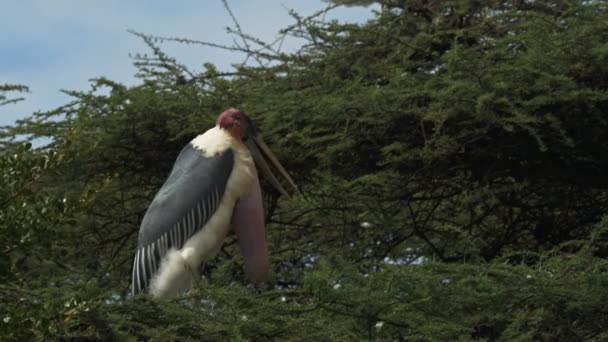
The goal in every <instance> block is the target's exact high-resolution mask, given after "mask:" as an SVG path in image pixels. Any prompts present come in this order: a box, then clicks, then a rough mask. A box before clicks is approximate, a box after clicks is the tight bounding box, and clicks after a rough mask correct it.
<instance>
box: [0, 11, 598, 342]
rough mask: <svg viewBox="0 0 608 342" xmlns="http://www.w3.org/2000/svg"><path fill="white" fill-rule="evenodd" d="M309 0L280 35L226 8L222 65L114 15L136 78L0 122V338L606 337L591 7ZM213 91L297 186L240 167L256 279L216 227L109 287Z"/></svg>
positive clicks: (218, 104) (4, 96) (127, 264)
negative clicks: (129, 42)
mask: <svg viewBox="0 0 608 342" xmlns="http://www.w3.org/2000/svg"><path fill="white" fill-rule="evenodd" d="M370 3H377V4H380V5H381V10H378V12H377V13H376V14H375V17H374V18H373V19H371V20H369V21H368V22H366V23H363V24H352V23H342V22H339V21H329V22H328V21H324V20H322V18H323V16H322V14H323V13H325V11H327V10H330V9H331V8H332V7H334V6H337V5H349V6H357V5H368V4H370ZM327 10H321V11H319V12H318V13H316V14H314V15H311V16H309V17H302V16H300V15H298V14H297V13H291V14H292V16H293V18H294V24H293V25H292V26H290V27H287V28H285V29H284V30H283V31H281V33H280V34H281V35H282V36H281V37H282V38H285V37H295V38H298V39H300V40H301V42H302V47H301V48H300V49H299V50H297V51H295V52H291V53H286V52H283V51H282V50H281V49H280V43H281V39H279V40H277V41H276V42H270V43H268V42H263V41H260V40H258V39H256V38H255V37H251V36H248V35H247V34H245V33H243V32H241V30H240V28H239V27H238V25H237V28H235V29H234V30H233V33H234V34H235V35H236V36H237V38H238V40H235V41H237V42H239V44H240V45H239V44H236V45H234V46H218V48H225V49H230V50H232V51H240V52H241V53H243V54H244V56H246V57H247V60H248V62H247V63H243V64H240V65H235V66H234V69H233V70H218V69H217V68H216V67H215V66H213V65H211V64H204V70H202V71H198V72H196V71H192V70H189V69H188V68H187V67H185V66H183V65H182V64H180V63H179V62H178V59H176V58H173V57H171V56H168V55H166V54H165V53H164V52H163V50H162V44H164V43H167V42H178V43H182V44H202V45H209V43H207V42H201V41H196V40H193V39H189V38H167V37H153V36H148V35H146V34H143V33H137V32H133V34H136V35H138V36H139V37H140V38H141V39H143V40H144V41H145V42H146V43H147V44H148V46H149V47H150V51H151V52H150V55H138V56H135V57H134V65H135V67H136V69H137V75H138V78H139V80H140V82H139V84H138V85H136V86H131V87H127V86H125V85H122V84H119V83H117V82H114V81H112V80H109V79H105V78H99V79H95V80H93V81H92V82H91V88H90V89H89V90H74V91H69V92H68V93H69V95H71V97H72V98H73V101H72V102H70V103H67V104H65V105H64V106H62V107H59V108H56V109H54V110H52V111H49V112H43V113H35V114H33V115H32V116H31V117H29V118H27V119H24V120H21V121H19V122H18V123H17V124H16V125H14V126H11V127H4V128H2V130H1V131H0V140H1V144H2V145H0V146H2V150H1V151H0V170H2V173H1V177H0V247H1V248H2V251H3V254H4V256H5V257H3V258H2V260H1V261H0V279H1V281H2V283H1V285H0V300H1V301H2V306H1V307H0V320H2V321H1V322H0V336H3V340H5V339H6V340H7V341H10V340H14V341H23V340H31V339H42V340H46V339H57V340H64V341H81V340H82V341H85V340H86V341H111V340H116V341H123V340H133V341H135V340H149V341H170V340H314V339H320V340H332V341H333V340H421V341H422V340H488V341H494V340H501V341H510V340H563V341H583V340H598V341H599V340H608V330H607V329H606V326H608V311H606V308H605V303H607V302H608V290H607V289H608V260H607V257H608V216H607V214H608V181H607V180H606V179H605V175H606V173H607V172H608V143H607V142H608V4H607V3H606V2H605V1H561V2H551V1H486V2H480V1H470V0H451V1H420V0H383V1H332V4H331V5H330V8H329V9H327ZM241 42H242V43H241ZM13 91H17V92H23V91H27V88H26V87H24V86H18V85H3V86H0V105H10V103H12V102H14V101H18V100H20V98H19V97H16V96H10V94H8V93H9V92H13ZM231 106H233V107H237V108H239V109H241V110H243V111H245V112H246V113H248V115H249V116H250V117H252V119H253V120H254V121H255V123H256V125H257V126H258V127H259V128H260V130H261V132H262V134H263V136H264V138H265V140H266V141H267V143H268V144H269V145H270V146H272V148H273V150H274V152H275V153H276V155H277V157H278V158H279V159H280V160H281V161H282V163H283V164H284V165H285V166H286V168H287V169H288V170H289V172H290V174H292V176H293V177H294V179H295V180H296V183H298V185H299V186H300V188H301V190H302V193H303V194H302V196H298V197H295V198H292V199H288V198H284V197H282V196H280V194H278V193H277V192H274V191H273V190H272V188H271V187H270V186H268V184H263V188H264V201H265V208H266V218H267V224H268V239H269V245H270V253H271V260H272V267H273V279H272V280H271V282H270V283H269V284H268V285H267V286H266V287H264V288H254V287H253V286H250V285H248V284H247V282H246V280H245V277H244V275H243V271H242V267H241V264H242V262H241V260H240V256H239V253H238V251H237V248H236V246H235V243H234V237H232V236H230V237H229V238H228V240H227V242H226V244H225V247H224V248H222V251H221V252H220V254H219V255H218V256H217V257H216V258H215V259H214V260H213V262H211V263H209V264H208V265H206V267H205V270H204V277H203V278H202V279H201V282H200V284H198V285H197V287H196V289H195V290H193V291H192V292H190V293H188V294H187V295H185V296H183V297H181V298H179V299H176V300H173V301H166V302H158V301H154V300H152V299H150V298H148V297H147V296H145V295H140V296H135V297H131V296H130V294H129V284H130V271H131V267H132V258H133V253H134V248H135V240H136V237H137V232H138V228H139V223H140V222H141V219H142V217H143V214H144V213H145V210H146V208H147V206H148V204H149V203H150V200H151V199H152V197H153V196H154V194H155V193H156V191H157V190H158V188H159V187H160V185H161V184H162V182H163V181H164V179H165V178H166V176H167V175H168V172H169V170H170V168H171V166H172V164H173V162H174V161H175V158H176V156H177V154H178V153H179V151H180V149H181V148H182V147H183V146H184V145H185V144H186V143H187V142H188V141H190V140H191V139H192V138H194V137H195V136H196V135H197V134H200V133H201V132H203V131H205V130H206V129H208V128H210V127H211V126H212V125H213V123H214V119H215V117H216V116H217V114H219V113H220V112H222V111H223V110H225V109H226V108H228V107H231ZM39 138H46V139H50V140H48V141H50V143H48V144H47V145H45V146H40V145H36V144H35V143H36V141H37V139H39ZM32 142H34V146H32Z"/></svg>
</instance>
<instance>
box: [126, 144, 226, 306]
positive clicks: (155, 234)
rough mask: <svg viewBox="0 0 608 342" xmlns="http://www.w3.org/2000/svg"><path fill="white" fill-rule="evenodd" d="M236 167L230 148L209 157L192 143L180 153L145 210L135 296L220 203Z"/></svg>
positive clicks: (135, 272)
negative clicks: (170, 253)
mask: <svg viewBox="0 0 608 342" xmlns="http://www.w3.org/2000/svg"><path fill="white" fill-rule="evenodd" d="M233 165H234V154H233V152H232V150H231V149H227V150H226V151H224V152H222V153H219V154H216V155H215V156H212V157H206V156H205V155H204V154H203V151H201V150H198V149H196V148H195V147H194V146H193V145H192V143H190V144H188V145H186V147H184V148H183V149H182V151H181V152H180V154H179V156H178V157H177V160H176V161H175V165H174V166H173V170H172V171H171V173H170V174H169V178H167V180H166V181H165V184H163V186H162V187H161V188H160V190H159V191H158V193H157V194H156V196H155V197H154V199H153V200H152V203H151V204H150V207H149V208H148V210H147V211H146V214H145V216H144V219H143V221H142V223H141V227H140V229H139V242H138V245H137V253H136V254H135V260H134V261H133V284H132V286H133V294H134V295H135V294H137V293H140V292H142V291H143V290H144V289H146V288H147V287H148V286H149V285H150V284H149V282H150V279H152V276H153V275H154V274H155V273H156V271H157V270H158V268H159V267H160V262H161V260H162V259H163V257H164V256H165V255H166V253H167V251H169V249H171V248H175V249H180V248H182V247H183V245H184V243H185V242H186V241H187V240H188V239H189V238H190V237H192V236H193V235H194V234H195V233H196V232H198V231H199V230H200V229H201V228H202V227H203V226H204V225H205V224H206V223H207V221H208V220H209V218H210V217H211V215H212V214H213V213H214V212H215V210H216V209H217V207H218V206H219V204H220V201H221V199H222V197H223V195H224V191H225V189H226V183H227V182H228V177H230V173H231V172H232V167H233Z"/></svg>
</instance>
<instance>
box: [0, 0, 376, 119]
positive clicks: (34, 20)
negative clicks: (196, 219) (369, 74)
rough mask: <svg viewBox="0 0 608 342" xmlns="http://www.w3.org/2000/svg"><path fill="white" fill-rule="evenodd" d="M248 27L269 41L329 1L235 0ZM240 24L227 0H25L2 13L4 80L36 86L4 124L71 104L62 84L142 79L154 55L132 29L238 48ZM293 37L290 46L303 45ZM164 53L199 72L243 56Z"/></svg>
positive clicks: (172, 49) (182, 49)
mask: <svg viewBox="0 0 608 342" xmlns="http://www.w3.org/2000/svg"><path fill="white" fill-rule="evenodd" d="M228 4H229V5H230V7H231V9H232V12H233V13H234V15H235V17H236V18H237V20H238V21H239V24H240V26H241V28H242V30H243V31H244V32H245V33H247V34H250V35H253V36H256V37H258V38H261V39H262V40H265V41H273V40H274V38H276V37H277V35H278V31H279V30H280V29H281V28H284V27H286V26H288V25H290V24H292V23H293V22H294V21H293V18H291V17H290V16H289V14H288V11H289V10H290V9H293V10H295V11H296V12H298V13H299V14H301V15H303V16H306V15H310V14H312V13H314V12H315V11H317V10H319V9H322V8H324V7H325V6H327V3H325V2H323V1H322V0H228ZM372 17H373V12H372V8H361V7H351V8H345V7H340V8H337V9H334V10H332V11H331V12H330V13H329V14H328V15H327V16H326V18H325V19H327V20H329V19H338V20H340V21H346V22H359V23H361V22H365V21H366V20H367V19H370V18H372ZM228 26H230V27H234V25H233V22H232V19H231V18H230V16H229V14H228V12H227V11H226V9H225V8H224V5H223V3H222V1H221V0H176V1H160V0H146V1H144V0H130V1H120V0H102V1H77V0H53V1H50V0H21V1H10V2H4V3H3V4H2V10H1V11H0V84H4V83H11V84H23V85H26V86H28V87H29V88H30V92H29V93H27V94H24V96H25V97H26V100H25V101H22V102H19V103H17V104H11V105H6V106H1V107H0V126H2V125H10V124H12V123H14V122H15V120H16V119H20V118H24V117H27V116H30V115H31V114H32V113H33V112H35V111H45V110H50V109H53V108H56V107H58V106H60V105H63V104H66V103H67V102H69V100H70V98H69V97H68V96H67V95H65V94H63V93H61V91H60V90H61V89H67V90H81V91H86V90H88V89H89V88H90V86H89V84H90V81H89V80H90V79H92V78H97V77H101V76H104V77H106V78H109V79H110V80H113V81H117V82H120V83H123V84H126V85H135V84H137V82H138V81H137V79H135V78H134V74H135V72H136V69H135V67H133V65H132V62H133V60H132V59H131V58H130V57H129V56H130V55H135V54H137V53H148V52H149V50H148V48H147V46H146V45H145V44H144V43H143V42H142V40H141V39H140V38H138V37H136V36H134V35H132V34H130V33H128V32H127V30H134V31H137V32H142V33H145V34H151V35H156V36H163V37H179V38H190V39H195V40H202V41H208V42H213V43H218V44H226V45H232V40H233V36H231V35H229V34H228V33H226V27H228ZM297 44H298V42H297V41H291V42H290V43H289V45H288V46H287V48H292V49H294V48H295V47H297ZM161 47H162V49H163V51H165V52H166V53H168V54H169V55H170V56H172V57H175V58H176V59H177V61H178V62H180V63H182V64H185V65H186V66H188V67H189V68H191V69H192V70H195V71H197V70H201V69H202V67H201V66H202V65H203V64H204V63H207V62H210V63H213V64H215V65H216V66H217V67H218V68H220V69H221V70H226V69H229V68H230V66H231V64H232V63H239V62H241V61H242V59H243V56H242V55H239V54H237V53H232V52H228V51H225V50H220V49H214V48H207V47H201V46H193V45H185V44H177V43H164V44H162V45H161Z"/></svg>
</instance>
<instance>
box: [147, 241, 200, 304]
mask: <svg viewBox="0 0 608 342" xmlns="http://www.w3.org/2000/svg"><path fill="white" fill-rule="evenodd" d="M192 271H193V270H192V269H191V268H190V266H189V265H188V262H187V261H186V259H184V257H183V256H182V254H181V253H180V252H179V251H177V250H175V249H171V250H169V252H168V253H167V255H166V256H165V258H164V259H163V261H162V263H161V265H160V268H159V270H158V273H157V275H156V276H155V277H154V278H153V279H152V281H151V284H150V293H151V294H152V296H154V297H156V298H172V297H175V296H177V295H179V294H180V293H184V292H186V291H188V290H190V289H191V288H192V284H193V281H194V275H193V272H192Z"/></svg>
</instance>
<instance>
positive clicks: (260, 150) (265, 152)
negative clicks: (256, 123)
mask: <svg viewBox="0 0 608 342" xmlns="http://www.w3.org/2000/svg"><path fill="white" fill-rule="evenodd" d="M247 146H248V147H249V150H250V151H251V155H252V156H253V159H254V160H255V164H256V166H257V167H258V169H259V170H260V171H261V173H262V175H264V177H266V178H267V179H268V181H270V184H272V186H274V187H275V188H276V189H277V190H278V191H279V192H280V193H281V194H283V195H285V196H288V197H291V194H290V193H293V194H299V193H300V190H299V189H298V187H297V186H296V183H295V182H294V181H293V179H292V178H291V176H289V174H288V173H287V171H285V168H284V167H283V166H282V165H281V163H279V161H278V160H277V158H276V157H275V156H274V154H273V153H272V151H270V149H269V148H268V146H267V145H266V143H265V142H264V140H263V139H262V137H261V136H260V135H259V134H255V135H251V136H250V139H248V140H247ZM264 157H266V158H267V159H268V160H269V161H270V164H271V165H273V166H274V168H275V169H276V170H277V171H278V174H279V175H281V176H282V177H283V178H284V180H285V181H286V182H287V184H289V188H290V190H291V191H289V192H288V191H286V190H285V188H284V187H283V185H282V184H281V182H280V181H279V180H278V179H277V177H276V176H275V174H274V173H273V172H272V169H271V168H270V165H269V163H268V162H266V160H265V159H264Z"/></svg>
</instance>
